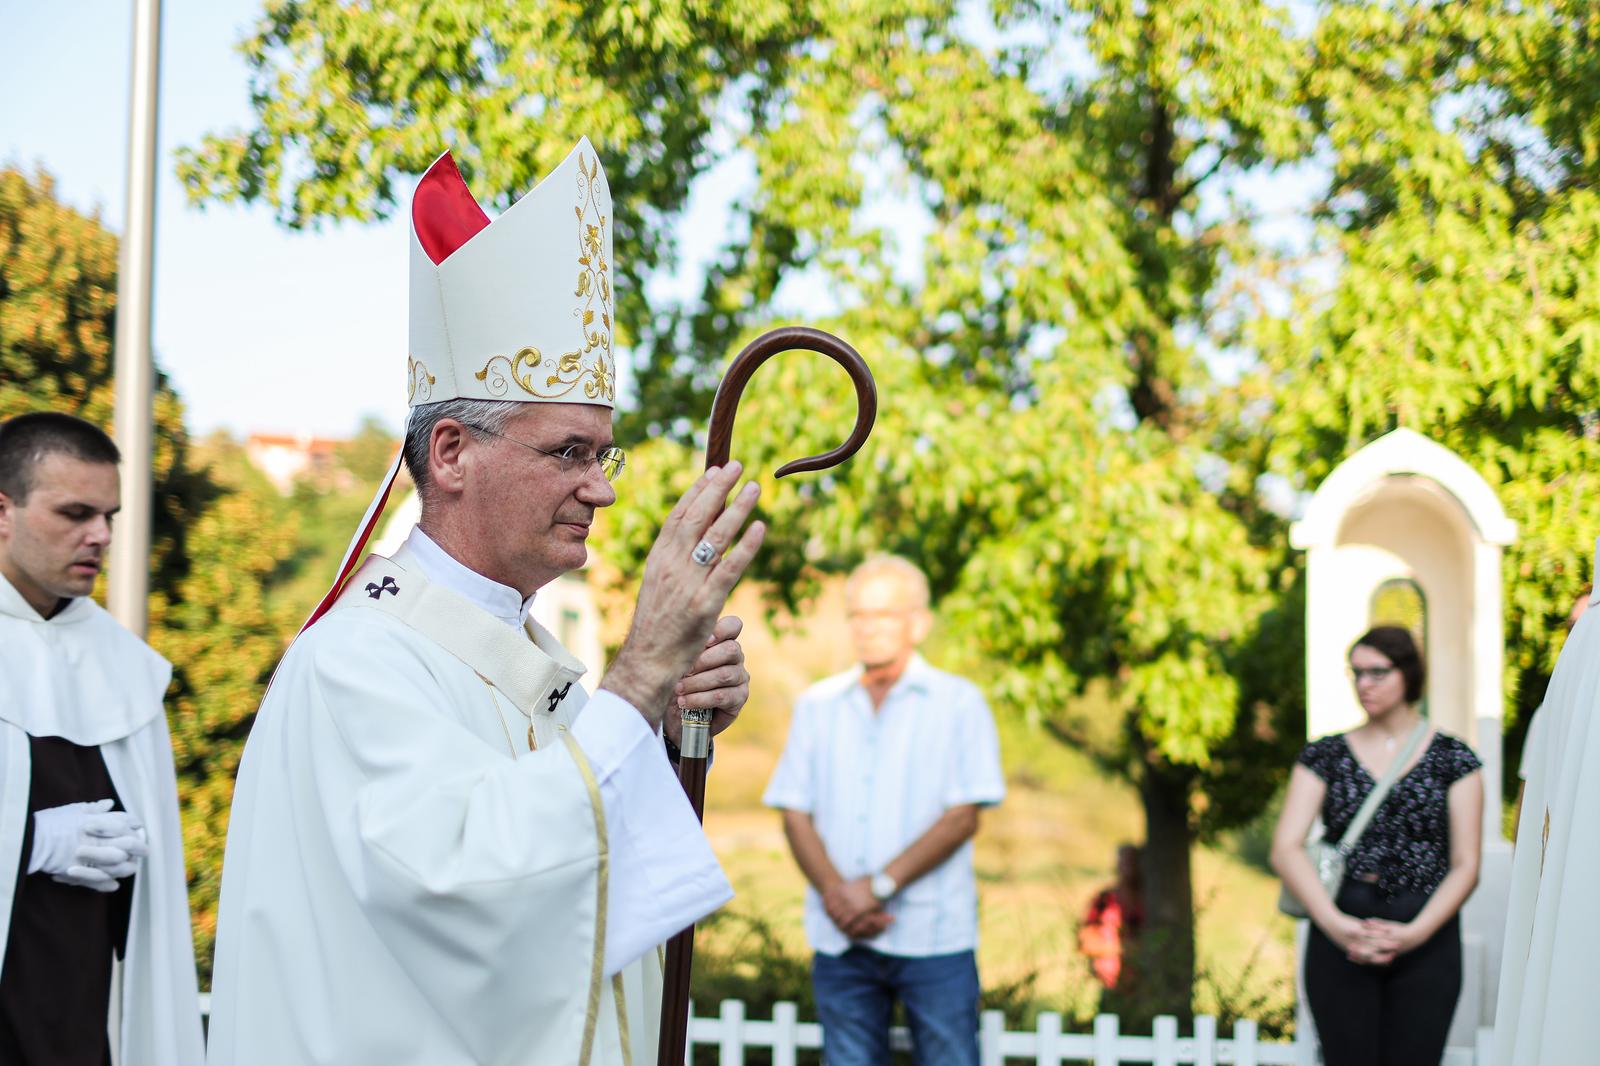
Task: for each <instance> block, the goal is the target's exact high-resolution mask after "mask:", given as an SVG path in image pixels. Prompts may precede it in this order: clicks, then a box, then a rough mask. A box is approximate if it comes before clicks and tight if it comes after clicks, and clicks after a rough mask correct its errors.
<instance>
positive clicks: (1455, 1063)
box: [200, 995, 1492, 1066]
mask: <svg viewBox="0 0 1600 1066" xmlns="http://www.w3.org/2000/svg"><path fill="white" fill-rule="evenodd" d="M210 1008H211V997H210V996H209V995H202V996H201V997H200V1011H201V1013H202V1014H205V1013H209V1012H210ZM689 1012H690V1013H689V1046H690V1048H691V1049H693V1048H700V1047H714V1048H716V1049H717V1063H718V1066H744V1061H745V1058H744V1053H745V1052H746V1051H749V1050H751V1049H754V1048H763V1049H768V1050H770V1051H771V1052H772V1063H773V1066H795V1061H796V1058H797V1052H800V1051H807V1050H811V1051H814V1050H817V1049H819V1048H821V1047H822V1026H821V1025H820V1024H819V1023H817V1022H802V1021H801V1020H800V1010H799V1008H798V1007H797V1006H795V1004H793V1003H789V1002H780V1003H775V1004H773V1007H772V1018H771V1019H770V1020H762V1019H759V1018H749V1017H746V1016H745V1005H744V1001H742V1000H737V999H725V1000H723V1001H722V1005H721V1007H720V1010H719V1013H718V1014H717V1015H716V1016H714V1017H699V1016H696V1015H695V1014H694V1006H693V1004H691V1005H690V1007H689ZM1491 1036H1492V1030H1489V1029H1480V1030H1479V1031H1478V1046H1477V1048H1476V1049H1474V1050H1471V1051H1469V1050H1464V1049H1457V1048H1452V1049H1451V1050H1450V1051H1448V1052H1446V1053H1445V1058H1444V1066H1489V1043H1490V1039H1491ZM889 1039H890V1043H891V1044H892V1045H893V1046H894V1047H895V1048H896V1049H898V1050H901V1051H906V1050H909V1049H910V1048H911V1037H910V1034H909V1033H908V1032H907V1031H906V1029H905V1027H904V1026H896V1027H895V1028H894V1029H892V1030H891V1031H890V1034H889ZM978 1055H979V1061H980V1063H981V1064H982V1066H1005V1064H1007V1063H1013V1064H1014V1063H1020V1062H1030V1063H1036V1064H1037V1066H1063V1064H1065V1063H1090V1064H1092V1066H1123V1064H1125V1063H1149V1064H1151V1066H1222V1064H1224V1063H1231V1064H1233V1066H1316V1064H1317V1051H1316V1048H1315V1046H1314V1045H1313V1044H1312V1043H1311V1042H1310V1041H1309V1040H1298V1041H1296V1042H1295V1043H1292V1044H1285V1043H1281V1042H1279V1041H1267V1040H1261V1039H1259V1038H1258V1036H1257V1028H1256V1023H1255V1022H1253V1021H1248V1020H1242V1021H1239V1022H1236V1023H1235V1024H1234V1026H1233V1034H1232V1035H1231V1036H1226V1037H1224V1036H1221V1035H1220V1034H1219V1033H1218V1032H1217V1020H1216V1019H1215V1018H1213V1017H1211V1016H1209V1015H1204V1014H1202V1015H1200V1016H1199V1017H1197V1018H1195V1020H1194V1031H1193V1032H1192V1033H1191V1034H1190V1035H1188V1036H1180V1035H1179V1032H1178V1019H1176V1018H1173V1017H1169V1016H1165V1015H1164V1016H1162V1017H1159V1018H1157V1019H1156V1020H1155V1026H1154V1032H1152V1034H1151V1035H1150V1036H1126V1035H1124V1034H1123V1033H1122V1031H1121V1019H1119V1018H1118V1017H1117V1016H1116V1015H1115V1014H1102V1015H1100V1016H1098V1017H1097V1018H1095V1020H1094V1032H1092V1033H1064V1032H1062V1031H1061V1015H1059V1014H1053V1013H1044V1014H1040V1015H1039V1021H1038V1024H1037V1026H1035V1028H1034V1029H1033V1030H1032V1031H1031V1032H1010V1031H1007V1029H1006V1023H1005V1015H1003V1014H1001V1013H1000V1012H999V1011H992V1010H991V1011H984V1012H983V1015H982V1017H981V1018H980V1019H979V1025H978Z"/></svg>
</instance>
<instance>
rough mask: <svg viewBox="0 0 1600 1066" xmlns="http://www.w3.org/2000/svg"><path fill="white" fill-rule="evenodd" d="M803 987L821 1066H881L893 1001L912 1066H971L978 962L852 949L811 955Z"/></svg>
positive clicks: (964, 954) (966, 955)
mask: <svg viewBox="0 0 1600 1066" xmlns="http://www.w3.org/2000/svg"><path fill="white" fill-rule="evenodd" d="M811 987H812V990H813V991H814V992H815V993H816V996H817V1015H818V1018H819V1020H820V1021H821V1022H822V1059H823V1062H825V1063H826V1064H827V1066H886V1064H887V1063H888V1062H889V1016H890V1014H891V1012H892V1011H893V1009H894V1001H895V999H896V998H898V999H899V1000H900V1002H901V1003H903V1004H905V1008H906V1017H907V1019H908V1020H909V1021H910V1023H911V1049H912V1050H911V1058H912V1061H913V1062H915V1063H916V1064H917V1066H978V960H977V956H976V954H975V953H973V952H971V951H958V952H956V953H955V954H953V955H928V956H924V957H920V958H919V957H915V956H908V955H885V954H884V953H883V952H881V951H873V950H872V949H871V948H865V947H859V946H858V947H853V948H851V949H850V950H848V951H846V952H845V953H844V954H843V955H823V954H821V953H820V952H819V953H818V954H817V956H816V957H815V959H814V960H813V961H812V964H811Z"/></svg>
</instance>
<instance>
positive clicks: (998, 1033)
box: [689, 999, 1316, 1066]
mask: <svg viewBox="0 0 1600 1066" xmlns="http://www.w3.org/2000/svg"><path fill="white" fill-rule="evenodd" d="M691 1009H692V1008H691ZM890 1039H891V1042H892V1043H893V1044H894V1046H895V1047H896V1048H899V1049H901V1050H905V1049H908V1048H910V1047H911V1039H910V1036H909V1034H908V1033H907V1032H906V1030H905V1028H904V1027H902V1026H896V1027H895V1029H894V1030H893V1031H892V1033H891V1036H890ZM689 1042H690V1044H691V1045H692V1046H694V1047H714V1048H717V1049H718V1056H717V1062H718V1064H719V1066H742V1064H743V1063H744V1053H745V1052H746V1051H747V1050H749V1049H751V1048H770V1049H771V1050H772V1062H773V1066H794V1064H795V1058H796V1054H795V1053H796V1052H797V1051H801V1050H806V1049H815V1048H820V1047H821V1046H822V1026H821V1025H820V1024H818V1023H816V1022H802V1021H801V1020H800V1015H799V1010H798V1008H796V1006H795V1005H794V1004H793V1003H776V1004H774V1005H773V1008H772V1019H771V1020H770V1021H761V1020H758V1019H752V1018H747V1017H746V1016H745V1006H744V1003H743V1002H741V1001H740V1000H737V999H725V1000H723V1001H722V1006H721V1013H720V1014H718V1015H717V1016H716V1017H712V1018H702V1017H695V1016H693V1015H691V1017H690V1020H689ZM978 1047H979V1056H980V1062H982V1064H983V1066H1002V1064H1004V1063H1008V1062H1017V1061H1022V1062H1032V1063H1039V1064H1041V1066H1060V1064H1061V1063H1080V1062H1081V1063H1093V1064H1094V1066H1121V1064H1122V1063H1135V1062H1137V1063H1152V1064H1154V1066H1180V1064H1194V1066H1217V1064H1220V1063H1235V1064H1238V1066H1299V1064H1301V1063H1306V1064H1308V1066H1309V1064H1311V1063H1314V1062H1315V1061H1316V1060H1315V1058H1314V1057H1311V1058H1304V1057H1302V1056H1303V1054H1305V1053H1310V1054H1311V1055H1313V1056H1314V1054H1315V1053H1314V1052H1311V1050H1310V1049H1309V1048H1304V1049H1302V1048H1298V1047H1296V1045H1294V1044H1283V1043H1277V1042H1267V1041H1262V1040H1259V1039H1258V1038H1257V1036H1256V1023H1255V1022H1252V1021H1241V1022H1239V1023H1237V1024H1236V1025H1235V1026H1234V1027H1233V1035H1232V1036H1229V1037H1222V1036H1219V1035H1218V1033H1217V1020H1216V1019H1215V1018H1212V1017H1208V1016H1204V1015H1202V1016H1201V1017H1198V1018H1196V1019H1195V1020H1194V1032H1193V1034H1192V1035H1189V1036H1180V1035H1179V1034H1178V1019H1176V1018H1170V1017H1161V1018H1157V1019H1156V1020H1155V1031H1154V1033H1153V1034H1152V1035H1151V1036H1124V1035H1123V1034H1122V1032H1121V1031H1120V1019H1119V1018H1118V1017H1117V1016H1116V1015H1115V1014H1102V1015H1100V1016H1099V1017H1098V1018H1096V1019H1095V1020H1094V1032H1093V1033H1064V1032H1062V1031H1061V1015H1059V1014H1049V1013H1046V1014H1041V1015H1039V1022H1038V1025H1037V1026H1036V1027H1035V1028H1034V1029H1033V1031H1031V1032H1008V1031H1007V1030H1006V1023H1005V1016H1004V1015H1003V1014H1001V1013H1000V1012H999V1011H985V1012H984V1013H983V1016H982V1018H981V1019H980V1021H979V1027H978Z"/></svg>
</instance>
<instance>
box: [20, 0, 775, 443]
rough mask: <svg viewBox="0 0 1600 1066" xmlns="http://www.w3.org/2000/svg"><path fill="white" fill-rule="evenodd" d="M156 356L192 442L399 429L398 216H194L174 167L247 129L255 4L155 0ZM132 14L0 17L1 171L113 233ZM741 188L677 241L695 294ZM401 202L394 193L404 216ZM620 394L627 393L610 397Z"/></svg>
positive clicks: (27, 9) (695, 212)
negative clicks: (366, 424)
mask: <svg viewBox="0 0 1600 1066" xmlns="http://www.w3.org/2000/svg"><path fill="white" fill-rule="evenodd" d="M162 7H163V11H162V57H161V58H162V83H161V92H160V117H159V136H160V141H159V148H158V152H159V157H158V162H157V165H158V171H159V186H158V192H157V204H156V267H155V295H154V302H155V309H154V321H153V327H152V332H153V344H154V350H155V358H156V363H157V365H158V366H159V367H160V369H161V370H162V371H164V372H165V373H166V374H167V375H168V376H169V378H170V379H171V381H172V383H173V386H174V387H175V388H176V389H177V391H178V394H179V396H181V397H182V399H183V401H184V404H185V406H186V409H187V412H188V421H189V426H190V429H191V431H194V432H197V433H200V434H205V433H209V432H211V431H213V430H217V429H225V430H228V431H230V432H232V433H234V434H235V435H244V434H247V433H251V432H273V433H297V434H316V435H320V436H335V437H342V436H348V435H349V434H351V433H352V432H354V431H355V429H356V428H357V426H358V425H359V423H360V421H361V419H362V418H363V417H364V416H374V417H376V418H378V419H379V421H381V422H382V423H384V424H385V425H386V426H388V427H389V428H390V429H391V430H394V431H398V429H399V428H400V426H401V425H402V424H403V423H404V421H405V352H406V265H407V259H406V237H407V235H406V230H405V225H404V221H403V217H402V215H401V214H396V215H395V216H393V217H391V218H390V219H388V220H387V221H385V222H381V223H371V224H366V225H359V226H358V225H354V224H349V223H345V224H330V225H327V226H325V228H324V229H322V230H321V231H320V232H292V231H290V230H287V229H285V228H283V227H281V226H279V225H278V224H276V223H275V222H274V221H273V219H272V216H271V212H270V210H269V209H267V208H264V207H248V208H247V207H236V206H227V205H215V204H213V205H209V206H207V207H205V208H204V209H201V208H196V207H191V206H189V205H188V203H187V202H186V198H185V196H184V193H183V190H182V188H181V186H180V185H179V184H178V180H177V178H176V176H175V171H174V165H175V155H174V153H175V150H176V148H177V147H179V146H182V145H193V144H196V143H197V142H198V141H199V140H200V138H201V137H202V136H203V135H204V134H206V133H209V132H217V131H221V130H224V129H227V128H229V127H242V126H246V125H248V124H249V123H250V119H251V111H250V106H249V92H248V87H249V80H248V78H249V71H248V68H247V67H246V66H245V63H244V61H243V59H242V58H241V57H240V56H239V53H238V51H237V50H236V48H235V45H236V43H237V42H238V41H239V40H240V39H241V38H243V37H244V35H245V32H246V30H247V29H248V27H249V26H250V25H251V24H252V23H253V21H254V19H255V18H256V16H257V13H258V11H259V10H260V7H261V2H260V0H166V2H165V3H164V4H163V5H162ZM132 22H133V19H132V4H131V3H130V2H129V0H69V2H66V3H30V2H25V0H0V100H4V101H6V104H5V106H4V108H3V110H0V165H6V164H10V165H20V166H22V167H23V168H24V169H25V170H27V171H29V172H33V171H34V170H35V169H36V168H40V167H42V168H43V169H45V170H47V171H48V172H49V173H50V174H52V175H53V176H54V177H55V179H56V183H57V185H56V188H57V194H58V195H59V196H60V198H61V199H62V200H63V201H65V202H66V203H68V204H70V205H71V206H73V207H75V208H78V209H79V210H82V211H85V212H90V213H94V212H98V214H99V216H100V218H101V219H102V220H103V221H104V222H105V223H106V225H107V226H109V227H110V228H111V229H113V230H115V231H117V232H119V233H120V232H121V231H122V228H123V219H124V217H125V214H126V203H125V198H126V191H125V187H124V186H125V176H126V168H127V146H128V132H127V127H128V98H129V71H130V63H131V55H132V41H131V36H130V35H131V32H132ZM753 180H754V174H753V169H752V168H751V167H750V166H749V164H748V161H747V160H741V159H739V158H737V157H734V158H730V159H729V160H727V161H726V162H725V163H724V164H723V165H721V166H719V167H718V168H716V169H714V170H713V171H712V172H711V173H710V174H709V175H708V176H707V177H706V178H705V179H704V180H702V182H701V183H700V185H699V186H697V188H696V190H695V194H694V196H693V197H692V198H691V202H690V204H689V207H688V210H687V213H686V216H685V218H684V220H683V223H682V225H681V228H680V245H681V252H682V261H683V263H684V264H685V269H683V270H680V271H679V272H678V274H677V275H676V276H675V277H673V278H667V279H662V280H661V281H660V284H661V286H662V287H663V288H664V289H667V290H671V291H674V292H678V291H682V292H691V293H692V292H694V291H696V290H697V288H698V285H697V282H696V280H695V279H696V278H697V276H698V271H699V270H703V265H704V263H706V262H707V261H709V259H710V257H711V256H712V255H713V254H714V252H715V251H716V249H715V247H714V243H713V242H714V241H715V240H716V239H717V236H718V235H719V234H721V233H723V232H725V229H724V227H723V226H721V225H719V224H717V222H716V219H717V218H718V216H719V215H720V214H722V213H724V207H725V205H726V204H727V203H729V202H730V201H731V199H732V198H734V197H735V196H737V195H738V194H739V193H740V192H741V191H742V190H743V188H745V187H747V186H748V185H749V184H750V183H751V182H753ZM408 198H409V190H407V192H406V195H405V197H403V198H402V202H405V199H408ZM621 384H622V385H623V387H624V389H626V386H627V381H626V379H625V377H624V380H623V381H622V382H621Z"/></svg>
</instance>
